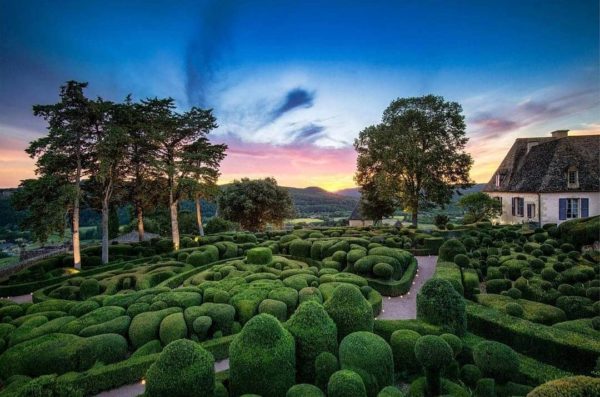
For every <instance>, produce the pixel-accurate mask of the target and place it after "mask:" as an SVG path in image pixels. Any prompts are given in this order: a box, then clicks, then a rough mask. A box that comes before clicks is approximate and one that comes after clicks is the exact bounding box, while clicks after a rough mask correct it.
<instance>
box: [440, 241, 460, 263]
mask: <svg viewBox="0 0 600 397" xmlns="http://www.w3.org/2000/svg"><path fill="white" fill-rule="evenodd" d="M466 253H467V249H466V248H465V246H464V245H463V243H461V242H460V240H457V239H453V238H451V239H449V240H446V241H445V242H444V244H442V246H441V247H440V249H439V252H438V255H439V258H438V259H439V260H440V261H447V262H452V261H453V260H454V257H455V256H456V255H458V254H466Z"/></svg>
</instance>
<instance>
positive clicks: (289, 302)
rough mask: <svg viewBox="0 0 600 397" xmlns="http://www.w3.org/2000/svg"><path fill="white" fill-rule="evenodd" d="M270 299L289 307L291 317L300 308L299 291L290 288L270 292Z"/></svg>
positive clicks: (288, 311)
mask: <svg viewBox="0 0 600 397" xmlns="http://www.w3.org/2000/svg"><path fill="white" fill-rule="evenodd" d="M269 299H275V300H278V301H281V302H283V303H285V305H286V306H287V316H291V315H292V313H294V310H296V307H297V306H298V291H297V290H295V289H294V288H290V287H280V288H275V289H274V290H272V291H271V292H269Z"/></svg>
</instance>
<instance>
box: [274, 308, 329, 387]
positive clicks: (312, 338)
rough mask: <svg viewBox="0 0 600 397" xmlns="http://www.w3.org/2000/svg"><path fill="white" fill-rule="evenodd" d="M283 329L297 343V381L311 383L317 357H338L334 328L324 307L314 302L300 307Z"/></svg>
mask: <svg viewBox="0 0 600 397" xmlns="http://www.w3.org/2000/svg"><path fill="white" fill-rule="evenodd" d="M285 327H286V328H287V330H288V331H290V333H291V334H292V336H293V337H294V339H295V340H296V368H297V376H296V378H297V381H298V382H312V381H313V380H314V378H315V360H316V358H317V356H318V355H319V354H321V353H323V352H330V353H333V354H335V353H337V346H338V343H337V327H336V325H335V323H334V322H333V320H332V319H331V317H329V315H328V314H327V312H326V311H325V309H324V308H323V306H322V305H321V304H319V303H317V302H314V301H308V302H305V303H303V304H301V305H300V306H299V307H298V309H297V310H296V312H295V313H294V314H293V315H292V317H291V318H290V319H289V321H288V322H287V323H286V324H285Z"/></svg>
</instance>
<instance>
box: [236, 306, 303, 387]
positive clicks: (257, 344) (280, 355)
mask: <svg viewBox="0 0 600 397" xmlns="http://www.w3.org/2000/svg"><path fill="white" fill-rule="evenodd" d="M295 369H296V354H295V345H294V338H293V337H292V335H291V334H290V333H289V332H288V331H287V330H286V329H284V328H283V327H282V325H281V323H280V322H279V321H278V320H277V319H276V318H275V317H273V316H271V315H269V314H259V315H257V316H255V317H253V318H252V319H250V321H248V322H247V323H246V325H244V328H242V331H241V332H240V333H239V334H238V335H236V336H235V338H234V339H233V341H232V342H231V345H230V346H229V381H230V385H231V389H230V390H231V392H232V393H233V394H234V395H241V394H244V393H255V394H259V395H261V396H263V397H279V396H283V395H285V393H286V392H287V390H288V389H289V388H290V387H292V386H293V385H294V383H295V379H296V374H295Z"/></svg>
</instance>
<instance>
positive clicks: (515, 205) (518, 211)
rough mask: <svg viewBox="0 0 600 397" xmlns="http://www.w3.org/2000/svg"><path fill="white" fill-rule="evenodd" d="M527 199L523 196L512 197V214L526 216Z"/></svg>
mask: <svg viewBox="0 0 600 397" xmlns="http://www.w3.org/2000/svg"><path fill="white" fill-rule="evenodd" d="M524 207H525V199H524V198H523V197H513V199H512V214H513V216H521V217H522V216H524V215H525V214H524V212H525V211H524V210H525V208H524Z"/></svg>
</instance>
